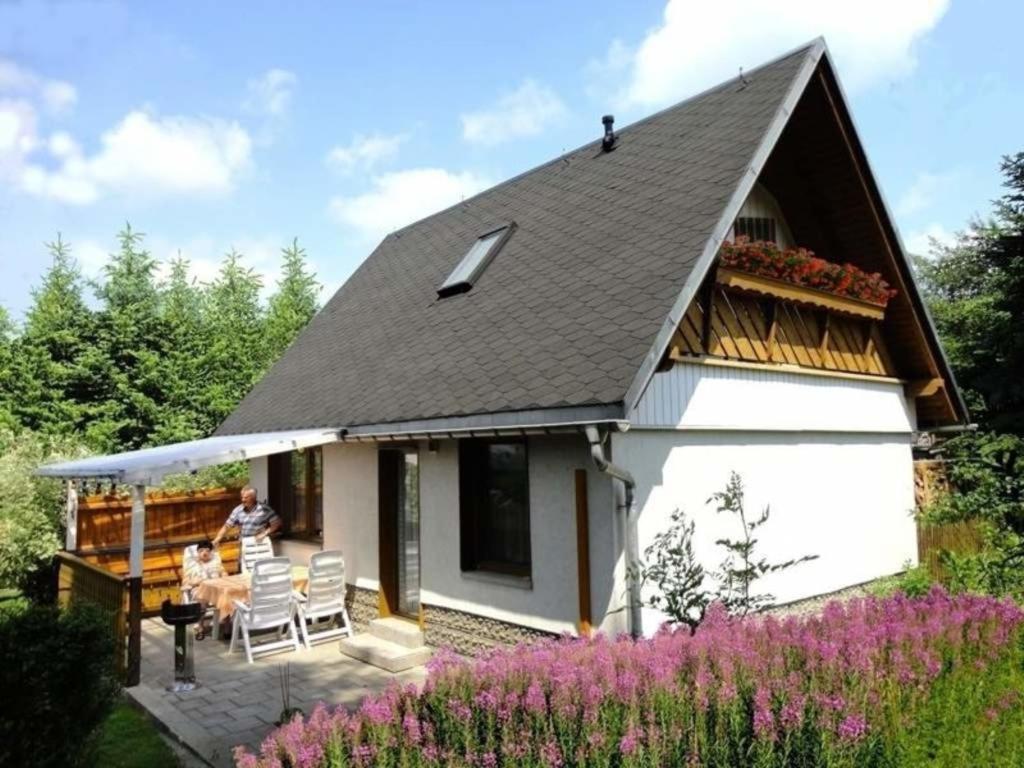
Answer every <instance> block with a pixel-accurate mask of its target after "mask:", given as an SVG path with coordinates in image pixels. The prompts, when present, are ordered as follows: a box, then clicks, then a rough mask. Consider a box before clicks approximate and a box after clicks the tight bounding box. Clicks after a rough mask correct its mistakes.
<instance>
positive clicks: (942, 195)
mask: <svg viewBox="0 0 1024 768" xmlns="http://www.w3.org/2000/svg"><path fill="white" fill-rule="evenodd" d="M1021 28H1024V3H1020V2H1019V0H972V2H966V0H898V2H893V0H884V1H883V0H860V2H856V3H853V2H850V3H840V2H832V1H831V0H829V1H828V2H822V0H775V2H771V3H766V2H757V1H756V0H719V1H718V2H716V3H709V2H706V0H657V1H655V0H631V1H630V2H627V3H623V2H621V0H620V2H614V3H613V2H603V0H588V1H587V2H581V1H580V0H565V1H564V2H552V0H547V1H546V2H533V1H532V0H519V1H518V2H514V3H512V2H509V3H502V2H478V1H477V2H443V1H442V0H434V2H430V3H427V2H409V1H407V2H387V1H378V2H373V3H366V2H332V3H326V2H325V3H308V2H293V3H287V4H284V3H263V2H256V1H255V0H249V1H248V2H218V3H198V2H186V1H182V2H176V3H120V2H71V1H70V0H62V1H61V2H10V1H9V0H0V305H2V306H4V307H6V308H7V309H8V310H9V311H10V312H11V313H12V314H13V315H14V317H16V318H17V317H20V316H21V315H22V313H23V312H24V310H25V308H26V307H27V306H28V304H29V302H30V301H31V290H32V288H33V287H34V286H38V284H39V281H40V278H41V276H42V274H43V273H44V272H45V269H46V267H47V265H48V264H49V261H50V257H49V255H48V253H47V250H46V247H45V243H46V242H48V241H52V240H54V239H55V238H56V236H57V234H58V233H60V235H61V236H62V237H63V239H64V240H65V241H67V242H70V243H71V246H72V252H73V255H74V256H75V258H76V259H77V260H78V262H79V265H80V266H81V268H82V270H83V273H84V274H85V275H86V276H87V277H96V276H98V275H99V274H100V272H101V270H102V265H103V264H104V262H105V260H106V258H107V254H108V253H109V252H110V251H112V250H114V249H115V248H116V237H115V236H116V233H117V231H118V230H119V229H120V228H121V227H123V225H124V223H125V222H130V223H131V225H132V226H133V227H134V228H135V229H137V230H140V231H142V232H144V233H145V234H146V244H147V246H148V248H149V249H150V250H151V252H152V253H153V255H154V256H155V257H156V258H157V259H159V260H160V261H161V262H162V263H166V261H167V260H169V259H171V258H173V257H174V256H176V255H178V254H180V255H181V256H184V257H185V258H187V259H189V260H190V263H191V269H192V273H193V275H194V277H195V279H197V280H201V281H207V280H210V279H212V278H213V277H214V275H215V274H216V270H217V266H218V264H219V261H220V259H221V257H222V256H223V254H224V253H225V252H227V251H228V250H230V249H232V248H235V249H237V250H238V251H240V252H241V253H242V254H243V255H244V257H245V259H244V261H245V263H246V264H247V265H248V266H250V267H251V268H252V269H254V270H255V271H256V272H257V273H259V274H260V275H261V277H262V279H263V282H264V285H265V289H266V291H270V290H272V288H273V286H274V283H275V281H276V280H277V276H278V264H279V254H280V249H281V248H282V247H283V246H284V245H286V244H287V243H288V242H290V241H291V239H292V238H293V237H297V238H298V239H299V243H300V245H302V246H304V247H305V248H306V250H307V253H308V256H309V259H310V262H311V264H312V265H313V268H314V270H315V271H316V273H317V276H318V279H319V280H320V281H321V283H322V284H323V285H324V289H323V296H322V298H323V300H326V299H327V298H329V296H330V294H332V293H333V292H334V290H336V289H337V288H338V287H339V286H340V285H341V284H342V283H343V282H344V280H345V279H346V278H347V276H348V275H350V274H351V273H352V271H353V270H354V269H355V268H356V267H357V266H358V265H359V263H360V262H361V261H362V260H363V259H364V258H365V257H366V256H367V255H368V254H369V253H370V251H372V249H373V247H374V246H375V245H376V243H377V242H378V241H379V240H380V239H381V238H382V237H383V236H384V235H386V234H387V233H388V232H390V231H392V230H394V229H397V228H399V227H401V226H404V225H405V224H408V223H411V222H412V221H415V220H417V219H419V218H422V217H423V216H425V215H427V214H429V213H431V212H433V211H436V210H440V209H441V208H444V207H447V206H448V205H450V204H452V203H455V202H458V201H459V200H460V199H463V198H465V197H469V196H471V195H472V194H474V193H476V192H479V191H480V190H482V189H485V188H487V187H488V186H490V185H492V184H494V183H497V182H499V181H501V180H503V179H506V178H509V177H511V176H514V175H516V174H518V173H521V172H522V171H524V170H527V169H529V168H531V167H533V166H536V165H538V164H540V163H543V162H544V161H546V160H548V159H550V158H552V157H554V156H556V155H558V154H561V153H562V152H564V151H566V150H569V149H572V148H574V147H576V146H579V145H581V144H584V143H586V142H588V141H591V140H593V139H596V138H597V137H598V136H599V135H600V133H601V130H602V128H601V122H600V118H601V115H603V114H605V113H608V112H611V113H614V114H615V116H616V125H617V126H622V125H626V124H628V123H630V122H632V121H634V120H637V119H638V118H641V117H644V116H645V115H647V114H650V113H652V112H654V111H656V110H658V109H660V108H662V107H665V106H667V105H670V104H672V103H674V102H677V101H679V100H681V99H683V98H686V97H687V96H689V95H692V94H694V93H696V92H699V91H700V90H702V89H704V88H706V87H708V86H710V85H713V84H714V83H716V82H718V81H720V80H723V79H726V78H729V77H732V76H734V75H735V74H736V73H737V72H738V71H739V69H740V67H745V68H747V69H750V68H752V67H754V66H756V65H757V64H759V63H762V62H763V61H766V60H768V59H771V58H774V57H776V56H778V55H779V54H781V53H783V52H785V51H787V50H789V49H791V48H794V47H796V46H798V45H800V44H802V43H804V42H806V41H808V40H810V39H812V38H814V37H816V36H818V35H824V37H825V39H826V42H827V44H828V46H829V49H830V52H831V53H832V55H833V57H834V59H835V61H836V64H837V67H838V70H839V76H840V80H841V82H842V83H843V86H844V89H845V91H846V94H847V96H848V98H849V99H850V101H851V107H852V110H853V115H854V119H855V121H856V123H857V126H858V128H859V131H860V134H861V139H862V141H863V142H864V145H865V147H866V150H867V153H868V156H869V158H870V161H871V164H872V167H873V169H874V171H875V173H876V175H877V177H878V180H879V182H880V184H881V187H882V189H883V192H884V194H885V196H886V198H887V200H888V202H889V205H890V207H891V209H892V210H893V213H894V215H895V217H896V224H897V226H898V228H899V229H900V231H901V233H902V235H903V238H904V241H905V243H906V244H907V245H908V247H909V248H910V250H912V251H915V252H923V251H925V250H927V246H928V242H929V237H936V238H938V239H939V240H949V238H951V237H952V235H953V233H954V232H955V231H956V230H957V229H961V228H963V226H964V225H965V224H966V223H967V221H968V220H969V219H970V218H971V217H972V216H975V215H977V214H984V213H986V212H987V211H988V210H989V207H990V201H991V200H992V199H994V198H995V197H997V196H998V195H999V194H1000V193H1001V188H1000V181H1001V179H1000V176H999V172H998V163H999V158H1000V157H1001V156H1002V155H1004V154H1007V153H1011V152H1017V151H1021V150H1024V131H1022V130H1021V126H1022V125H1024V77H1022V69H1021V67H1020V64H1019V60H1018V59H1019V57H1018V53H1019V45H1020V42H1019V30H1020V29H1021ZM822 255H823V256H825V257H826V258H827V254H822Z"/></svg>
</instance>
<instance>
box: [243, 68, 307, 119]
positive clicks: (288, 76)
mask: <svg viewBox="0 0 1024 768" xmlns="http://www.w3.org/2000/svg"><path fill="white" fill-rule="evenodd" d="M298 80H299V79H298V77H297V76H296V75H295V73H294V72H289V71H288V70H287V69H269V70H267V71H266V72H264V73H263V74H262V75H261V76H260V77H257V78H254V79H252V80H250V81H249V82H248V83H247V85H246V98H245V101H244V102H243V105H242V106H243V107H244V108H245V109H246V110H247V111H249V112H254V113H257V114H262V115H269V116H270V117H282V116H283V115H284V114H285V113H286V112H287V111H288V107H289V106H290V105H291V101H292V89H293V88H294V87H295V84H296V83H297V82H298Z"/></svg>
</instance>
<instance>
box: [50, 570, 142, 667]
mask: <svg viewBox="0 0 1024 768" xmlns="http://www.w3.org/2000/svg"><path fill="white" fill-rule="evenodd" d="M57 563H58V566H59V570H58V575H57V599H58V601H59V603H60V604H61V605H62V606H67V605H71V604H80V603H92V604H93V605H97V606H99V607H100V608H102V609H103V610H105V611H106V612H107V613H108V615H109V616H110V621H111V625H112V626H111V632H112V634H113V636H114V640H115V643H116V651H115V659H114V660H115V664H116V666H117V672H118V675H119V676H123V675H124V674H125V672H126V670H127V669H128V668H129V666H130V665H129V664H128V660H127V653H128V646H129V643H128V636H129V622H128V612H129V605H128V603H129V601H128V591H127V588H126V581H125V579H124V578H123V577H121V576H117V575H116V574H113V573H111V572H110V571H107V570H104V569H103V568H100V567H98V566H96V565H94V564H92V563H90V562H87V561H86V560H83V559H82V558H80V557H77V556H75V555H73V554H71V553H70V552H58V553H57ZM129 684H131V683H129Z"/></svg>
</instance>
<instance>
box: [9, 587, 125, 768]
mask: <svg viewBox="0 0 1024 768" xmlns="http://www.w3.org/2000/svg"><path fill="white" fill-rule="evenodd" d="M0 659H2V663H0V691H2V692H3V693H2V694H0V765H3V766H33V768H50V767H51V766H52V767H53V768H58V766H60V767H64V766H69V767H71V768H73V767H74V766H88V765H91V760H92V753H93V748H94V745H95V734H96V730H97V727H98V726H99V725H100V723H102V722H103V720H104V719H105V718H106V717H107V715H108V714H109V713H110V711H111V709H112V707H113V705H114V702H115V701H116V699H117V695H118V690H119V685H118V682H117V680H116V678H115V674H114V639H113V637H112V635H111V631H110V620H109V617H108V616H106V615H105V614H104V613H103V611H101V610H100V609H98V608H95V607H94V606H91V605H81V606H75V607H72V608H69V609H67V610H61V609H58V608H56V607H54V606H46V605H30V606H28V607H19V608H16V609H13V610H12V609H7V608H0Z"/></svg>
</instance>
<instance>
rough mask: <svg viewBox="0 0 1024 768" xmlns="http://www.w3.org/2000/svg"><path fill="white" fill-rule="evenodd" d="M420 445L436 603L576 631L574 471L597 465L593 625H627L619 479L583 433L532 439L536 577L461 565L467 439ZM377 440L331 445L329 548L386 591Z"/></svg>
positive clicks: (431, 592)
mask: <svg viewBox="0 0 1024 768" xmlns="http://www.w3.org/2000/svg"><path fill="white" fill-rule="evenodd" d="M438 445H439V450H438V451H437V452H436V453H430V452H429V451H427V450H426V446H425V445H420V504H421V507H420V517H421V525H420V545H421V551H422V563H421V565H422V568H421V571H422V582H421V599H422V601H423V602H424V603H426V604H428V605H435V606H440V607H446V608H451V609H455V610H460V611H465V612H468V613H474V614H478V615H481V616H488V617H491V618H495V619H500V620H503V621H509V622H512V623H516V624H521V625H523V626H528V627H533V628H536V629H542V630H546V631H551V632H563V631H569V632H573V631H575V629H576V622H577V620H578V616H579V612H578V604H579V603H578V591H577V576H576V528H575V514H576V513H575V501H574V479H573V471H574V470H575V469H577V468H585V469H587V470H588V500H589V507H590V551H591V596H592V603H593V613H594V623H595V625H602V623H603V626H604V628H606V629H609V630H618V629H619V628H620V627H619V625H618V624H616V621H617V620H618V618H619V616H620V614H617V613H616V614H612V615H611V617H607V614H609V612H611V611H612V610H613V609H614V608H615V607H616V606H617V602H616V600H621V593H620V594H619V595H614V594H613V570H614V568H615V564H616V563H617V562H619V561H620V560H621V553H620V552H619V551H618V549H617V544H616V541H617V540H616V538H615V535H614V532H613V521H612V509H611V507H612V500H611V494H612V491H611V484H610V482H609V481H608V480H607V478H605V477H604V476H602V475H600V474H599V473H597V472H596V470H595V469H594V468H593V465H592V463H591V461H590V457H589V452H588V450H587V446H586V441H585V439H584V438H583V436H582V435H572V436H559V437H537V438H530V441H529V449H528V455H529V471H530V546H531V557H532V562H533V573H532V578H531V580H530V583H527V584H524V583H522V581H518V582H517V581H515V580H509V579H506V580H502V579H501V578H500V577H487V576H484V575H476V574H464V573H462V571H461V568H460V552H459V498H458V488H459V484H458V445H457V442H456V441H455V440H445V441H440V442H439V444H438ZM377 450H378V449H377V446H376V445H373V444H358V443H355V444H353V443H346V444H337V445H328V446H325V447H324V547H325V548H331V549H333V548H339V549H341V550H342V551H343V552H344V553H345V563H346V567H347V569H348V576H347V578H348V580H349V581H350V582H354V583H356V584H357V585H359V586H361V587H366V588H369V589H377V588H378V586H379V579H378V572H377V566H378V517H377V512H378V509H377V505H378V498H377Z"/></svg>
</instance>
